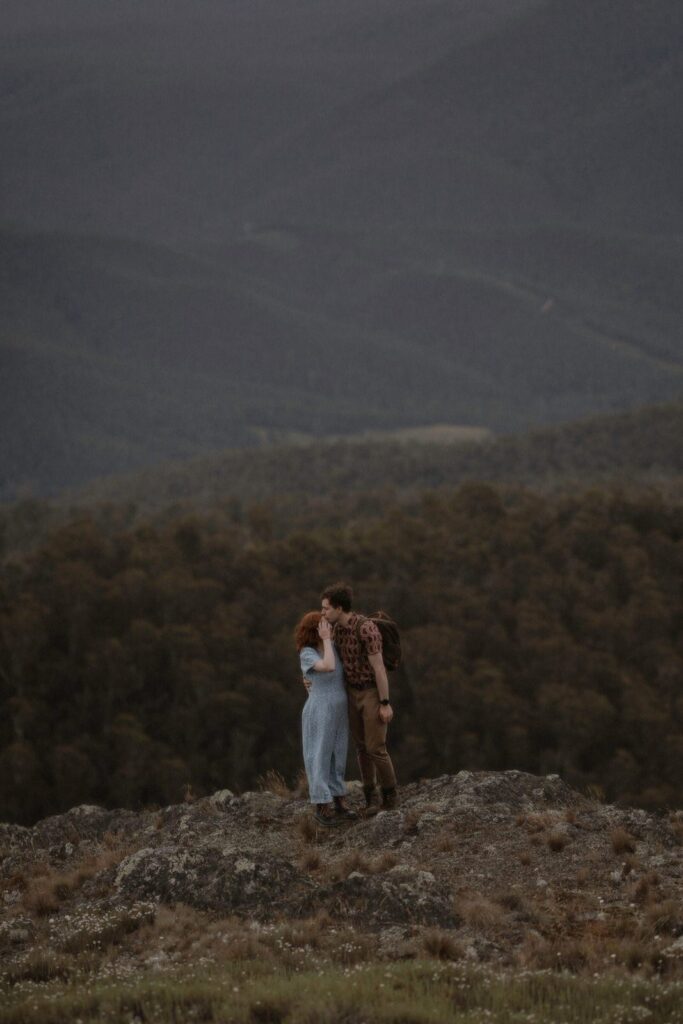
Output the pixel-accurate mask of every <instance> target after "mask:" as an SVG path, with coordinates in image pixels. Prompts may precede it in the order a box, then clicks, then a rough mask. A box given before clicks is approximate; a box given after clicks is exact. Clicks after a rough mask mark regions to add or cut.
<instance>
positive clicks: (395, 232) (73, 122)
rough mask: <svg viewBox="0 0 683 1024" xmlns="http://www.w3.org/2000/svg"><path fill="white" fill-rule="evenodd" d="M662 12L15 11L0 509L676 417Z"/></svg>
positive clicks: (9, 83)
mask: <svg viewBox="0 0 683 1024" xmlns="http://www.w3.org/2000/svg"><path fill="white" fill-rule="evenodd" d="M682 28H683V9H680V8H679V6H678V5H677V4H675V3H674V2H672V0H654V2H652V3H648V4H644V3H642V2H640V0H595V2H593V3H588V2H585V0H579V2H577V3H575V4H572V5H568V4H566V3H561V2H559V0H545V2H543V0H514V2H513V0H459V2H457V3H451V2H448V3H447V2H443V0H420V2H419V3H418V2H417V0H377V2H375V3H373V4H372V5H368V4H367V3H366V2H364V0H362V2H361V0H349V2H348V3H345V4H344V5H339V4H338V3H336V2H334V0H287V2H282V0H278V2H276V0H261V2H259V3H258V4H254V3H253V2H252V0H249V2H247V0H231V2H230V3H225V2H223V0H221V2H219V0H203V2H202V3H201V5H197V4H194V5H190V4H189V3H188V2H186V0H163V2H162V0H143V2H134V0H119V2H117V3H116V4H106V5H100V4H98V5H94V4H92V3H90V2H88V0H63V2H62V3H60V5H59V7H58V8H56V7H55V5H54V4H52V3H48V0H24V2H22V3H19V2H18V0H6V3H5V4H4V5H3V29H2V36H1V38H0V53H1V55H2V60H1V61H0V69H1V70H0V87H1V89H2V93H1V97H2V98H1V100H0V147H1V149H2V154H3V157H2V161H0V218H4V220H5V226H4V227H3V228H2V229H0V309H1V310H2V319H1V320H0V403H1V407H2V410H3V426H4V429H3V431H2V441H1V442H0V479H1V480H2V484H1V486H0V494H2V495H3V496H4V497H10V496H11V495H13V494H14V493H16V492H17V491H18V490H20V489H21V488H22V487H25V486H30V487H32V488H34V489H36V490H38V491H54V490H55V489H59V488H60V487H63V486H65V485H76V484H78V483H80V482H82V481H85V480H87V479H88V478H90V477H92V476H96V475H102V474H106V473H111V472H127V471H130V470H133V469H135V468H138V467H142V466H146V465H151V464H153V463H156V462H159V461H161V460H167V459H177V458H185V457H190V456H194V455H198V454H201V453H205V452H210V451H216V450H219V449H222V448H225V447H226V446H235V445H252V444H255V443H258V442H259V441H261V440H262V439H263V438H264V437H269V438H270V437H276V438H277V437H278V436H280V437H286V436H287V435H288V434H289V433H290V432H292V431H297V432H303V433H305V434H310V435H314V436H315V435H320V434H324V435H326V434H330V433H332V434H335V435H337V434H344V433H354V432H357V431H362V430H365V429H372V428H374V429H382V428H384V429H390V428H396V427H401V426H412V425H420V424H429V423H438V422H448V423H462V424H471V425H481V426H485V427H488V428H490V429H493V430H496V431H505V432H507V431H511V430H524V429H526V428H528V427H532V426H534V425H540V424H550V423H556V422H558V421H563V420H569V419H572V418H576V417H580V416H585V415H589V414H592V413H600V412H609V411H611V410H618V409H628V408H633V407H635V406H638V405H642V404H643V403H650V402H656V401H661V400H667V399H676V398H677V397H679V396H680V394H681V382H682V380H683V359H682V352H681V340H680V323H681V314H683V308H682V306H683V300H681V297H680V288H679V282H680V279H681V272H682V271H683V247H682V246H681V237H682V217H681V213H682V203H681V199H682V185H681V175H680V173H679V169H680V165H681V155H682V154H681V132H680V127H679V120H680V118H679V109H680V101H681V84H682V81H683V58H682V57H681V48H680V41H681V34H682V33H681V29H682Z"/></svg>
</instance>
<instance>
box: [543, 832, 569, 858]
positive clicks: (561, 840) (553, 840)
mask: <svg viewBox="0 0 683 1024" xmlns="http://www.w3.org/2000/svg"><path fill="white" fill-rule="evenodd" d="M546 843H547V845H548V849H549V850H551V851H552V853H561V852H562V850H564V848H565V846H568V845H569V836H568V835H567V834H566V833H565V832H551V833H550V835H549V836H548V838H547V839H546Z"/></svg>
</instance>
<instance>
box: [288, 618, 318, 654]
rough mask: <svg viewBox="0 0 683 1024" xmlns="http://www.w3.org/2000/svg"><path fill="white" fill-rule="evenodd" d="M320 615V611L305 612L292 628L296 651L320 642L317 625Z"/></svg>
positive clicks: (314, 645) (315, 645)
mask: <svg viewBox="0 0 683 1024" xmlns="http://www.w3.org/2000/svg"><path fill="white" fill-rule="evenodd" d="M321 618H322V615H321V614H320V612H306V614H305V615H304V617H303V619H302V620H301V622H300V623H299V625H298V626H297V627H296V629H295V630H294V639H295V641H296V649H297V651H301V650H303V648H304V647H317V646H318V644H319V643H320V636H319V634H318V626H319V624H320V620H321Z"/></svg>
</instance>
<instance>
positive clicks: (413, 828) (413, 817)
mask: <svg viewBox="0 0 683 1024" xmlns="http://www.w3.org/2000/svg"><path fill="white" fill-rule="evenodd" d="M421 817H422V810H421V809H419V810H418V808H416V807H413V808H412V809H411V810H410V811H406V813H405V815H404V816H403V831H404V832H406V833H408V834H409V835H410V834H414V833H415V832H417V826H418V825H419V824H420V818H421Z"/></svg>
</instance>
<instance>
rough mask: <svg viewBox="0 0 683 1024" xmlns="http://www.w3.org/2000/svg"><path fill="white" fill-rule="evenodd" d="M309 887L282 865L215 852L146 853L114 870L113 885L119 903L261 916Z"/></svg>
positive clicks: (147, 850)
mask: <svg viewBox="0 0 683 1024" xmlns="http://www.w3.org/2000/svg"><path fill="white" fill-rule="evenodd" d="M311 884H312V883H311V882H310V881H309V880H308V879H307V878H306V877H305V876H304V875H302V874H301V873H300V872H299V871H297V870H296V869H295V868H294V867H293V865H292V864H290V863H289V862H288V861H286V860H284V859H279V858H275V857H272V856H269V855H267V854H262V855H260V856H258V857H257V856H250V857H245V856H243V855H240V854H235V853H234V852H232V851H229V852H226V850H224V849H221V848H220V847H215V846H202V847H200V848H198V849H194V850H190V849H178V848H177V847H176V846H161V847H157V848H156V849H151V848H149V847H145V848H143V849H141V850H138V851H137V852H136V853H134V854H132V855H131V856H130V857H127V858H126V859H125V860H124V861H123V862H122V863H121V864H120V865H119V868H118V871H117V873H116V878H115V882H114V885H115V887H116V890H117V892H118V894H119V897H125V898H127V899H138V900H139V899H146V900H159V901H161V902H163V903H172V904H174V903H185V904H187V905H188V906H191V907H197V908H199V909H212V910H219V911H221V912H224V913H238V912H246V911H250V912H252V913H255V914H263V915H265V916H270V915H271V914H273V913H274V912H275V911H276V909H277V908H281V909H285V908H287V907H288V906H289V905H290V904H291V903H292V901H293V899H294V898H295V896H296V893H297V891H301V890H304V891H306V890H308V889H310V887H311Z"/></svg>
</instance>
